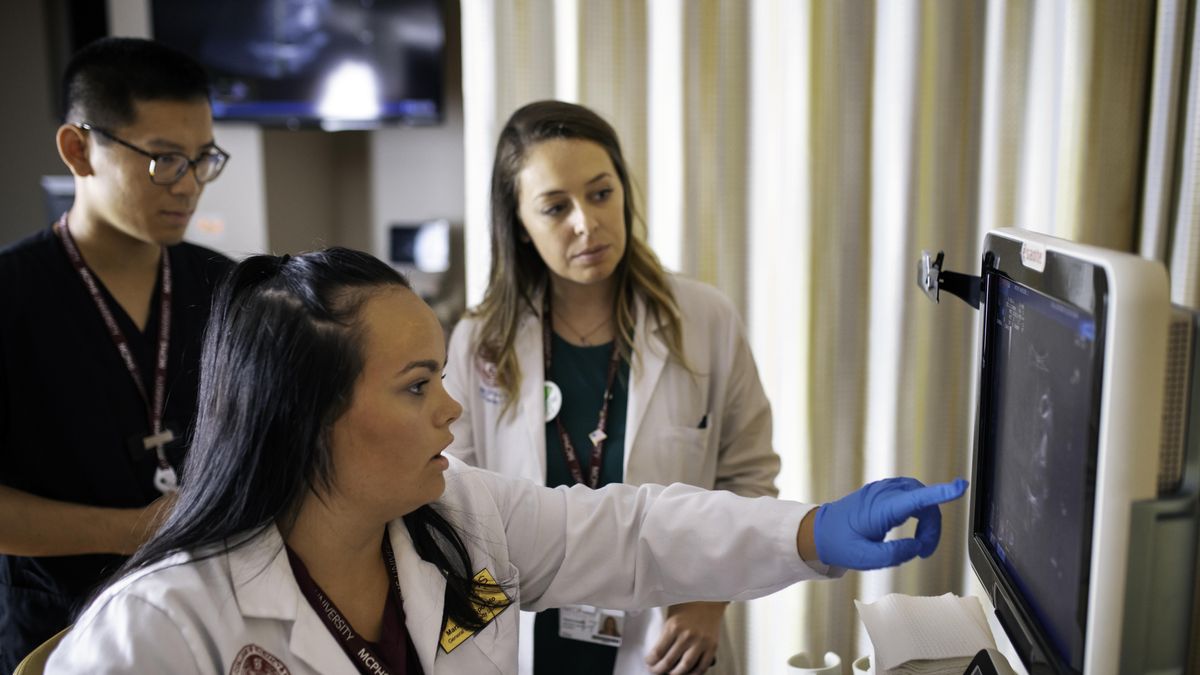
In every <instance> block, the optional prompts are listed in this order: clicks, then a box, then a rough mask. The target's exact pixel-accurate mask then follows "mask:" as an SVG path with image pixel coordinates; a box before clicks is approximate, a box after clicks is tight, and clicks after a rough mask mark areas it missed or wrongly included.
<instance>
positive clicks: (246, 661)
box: [229, 644, 291, 675]
mask: <svg viewBox="0 0 1200 675" xmlns="http://www.w3.org/2000/svg"><path fill="white" fill-rule="evenodd" d="M229 675H291V671H290V670H288V667H287V666H285V665H284V664H283V661H280V660H279V659H277V658H275V655H274V654H272V653H270V652H268V651H267V650H265V649H263V648H262V647H259V646H258V645H255V644H249V645H246V646H245V647H242V650H241V651H240V652H238V654H237V657H236V658H234V659H233V665H231V666H229Z"/></svg>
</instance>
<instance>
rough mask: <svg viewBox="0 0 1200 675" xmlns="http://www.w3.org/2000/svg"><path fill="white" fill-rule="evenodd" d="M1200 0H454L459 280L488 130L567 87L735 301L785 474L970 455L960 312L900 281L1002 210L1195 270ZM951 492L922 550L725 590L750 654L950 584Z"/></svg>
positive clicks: (807, 479) (470, 253) (909, 467)
mask: <svg viewBox="0 0 1200 675" xmlns="http://www.w3.org/2000/svg"><path fill="white" fill-rule="evenodd" d="M1193 4H1194V0H1160V1H1159V2H1151V1H1150V0H1127V1H1123V2H1119V3H1095V2H1090V1H1088V0H1056V1H1052V2H1034V1H1033V0H968V1H965V2H938V1H937V0H887V1H883V2H881V1H878V0H875V1H872V0H842V1H836V0H824V1H822V0H748V1H747V0H589V1H587V2H584V1H582V0H462V18H463V49H464V54H463V63H464V68H463V71H464V72H463V75H464V83H463V93H464V107H465V111H464V118H465V124H466V135H467V137H466V170H467V177H466V180H467V186H466V194H467V200H468V204H467V222H466V224H465V227H466V236H467V260H468V265H467V269H468V281H467V283H468V302H469V303H471V304H473V303H475V302H478V300H479V299H480V298H481V297H482V292H483V288H484V287H485V286H486V279H487V269H488V245H489V244H488V230H487V194H488V175H489V172H490V167H491V158H492V152H493V149H494V145H495V140H496V134H497V133H498V131H499V127H500V125H502V124H503V122H504V120H505V119H506V118H507V117H508V115H509V114H510V113H511V112H512V111H513V110H515V109H516V108H517V107H518V106H520V105H521V104H523V103H525V102H527V101H530V100H534V99H539V98H561V99H565V100H570V101H576V102H579V103H583V104H584V105H588V106H590V107H592V108H594V109H595V110H597V111H599V112H600V113H601V114H602V115H604V116H605V117H606V118H607V119H608V120H609V121H611V122H612V123H613V124H614V126H615V127H616V129H617V131H618V133H619V134H620V135H621V139H622V142H623V145H624V148H625V151H626V153H627V155H628V159H629V160H630V166H631V170H632V171H633V174H634V178H635V181H636V183H637V184H638V186H639V188H640V189H639V190H638V191H637V193H636V194H637V197H638V199H639V205H640V207H641V212H642V213H643V214H644V215H645V221H646V227H647V237H648V239H649V241H650V243H651V245H652V246H653V248H654V249H655V250H656V252H657V253H658V254H659V256H660V257H661V258H662V259H663V261H664V262H665V264H666V265H667V266H668V267H669V268H671V269H674V270H677V271H680V272H682V273H684V274H687V275H689V276H692V277H695V278H699V279H702V280H704V281H707V282H709V283H712V284H714V285H716V286H718V287H719V288H721V289H722V290H723V291H724V292H725V293H726V294H727V295H729V296H730V297H731V298H732V299H733V300H734V302H735V303H736V304H737V305H738V306H739V307H740V308H741V309H742V311H743V316H744V318H745V320H746V321H747V324H748V326H749V330H750V334H751V340H752V344H753V347H754V350H755V355H756V358H757V360H758V363H759V365H760V371H761V374H762V377H763V381H764V385H765V387H766V389H767V393H768V395H769V396H770V398H771V401H772V406H773V410H774V412H775V447H776V449H777V450H778V451H779V453H780V455H781V456H782V457H783V473H782V475H781V476H780V481H779V483H780V488H781V490H782V493H783V496H784V497H787V498H791V499H800V500H804V501H810V502H820V501H825V500H829V499H833V498H835V497H838V496H840V495H842V494H845V493H847V492H849V491H851V490H853V489H855V488H857V487H858V486H859V485H861V484H862V483H863V482H866V481H868V480H873V479H876V478H880V477H884V476H888V475H896V474H906V475H913V476H917V477H919V478H921V479H923V480H927V481H939V480H946V479H949V478H952V477H954V476H957V475H969V472H970V466H969V463H970V456H971V448H972V438H973V427H972V424H973V420H974V405H975V404H974V388H975V382H974V375H975V371H976V363H977V355H976V353H975V349H976V344H977V341H978V334H977V328H976V326H977V323H978V316H977V314H976V313H975V312H974V310H971V309H970V308H968V307H967V306H966V305H964V304H963V303H960V302H958V301H957V300H948V301H947V302H944V303H941V304H940V305H935V304H933V303H931V302H929V301H928V300H927V299H925V297H924V296H923V295H922V294H921V293H920V292H919V291H918V290H917V288H916V286H915V284H914V276H915V275H914V272H915V264H916V261H917V258H918V256H919V254H920V252H921V250H923V249H929V250H933V251H936V250H944V251H945V253H946V267H947V268H948V269H954V270H959V271H964V272H974V273H978V270H979V250H980V246H981V242H982V235H983V233H984V232H986V231H987V230H989V229H991V228H995V227H1002V226H1019V227H1027V228H1032V229H1036V230H1040V231H1043V232H1047V233H1050V234H1055V235H1057V236H1062V237H1067V238H1071V239H1075V240H1077V241H1083V242H1087V243H1092V244H1099V245H1103V246H1108V247H1111V248H1117V249H1122V250H1130V251H1139V250H1140V251H1141V252H1142V254H1143V255H1148V256H1150V257H1156V258H1159V259H1161V260H1163V261H1164V262H1167V263H1169V267H1170V269H1171V274H1172V286H1173V293H1174V294H1175V299H1176V301H1177V302H1187V303H1189V304H1193V305H1194V304H1195V303H1196V300H1197V299H1198V296H1200V273H1198V270H1200V264H1198V263H1200V234H1198V231H1197V227H1196V222H1197V219H1198V218H1200V208H1198V207H1200V128H1198V127H1197V124H1196V120H1197V119H1200V110H1197V106H1200V87H1198V86H1196V82H1197V81H1198V80H1197V78H1198V77H1200V75H1198V74H1200V63H1197V59H1200V48H1198V47H1197V46H1196V44H1195V41H1190V42H1189V39H1190V38H1189V36H1190V35H1192V34H1195V33H1196V32H1197V29H1198V28H1200V26H1194V25H1193V24H1194V23H1195V22H1196V21H1197V18H1196V12H1195V10H1194V7H1193V6H1192V5H1193ZM965 511H966V508H965V503H964V504H958V505H955V506H951V507H949V508H946V509H945V510H944V513H945V520H944V523H943V539H942V544H941V546H940V548H939V550H938V552H937V553H936V554H935V555H934V556H933V557H932V558H930V559H928V560H923V561H919V562H916V563H913V564H910V565H906V566H904V567H901V568H899V569H897V570H888V571H876V572H869V573H863V574H859V573H850V574H847V575H846V577H845V578H843V579H842V580H840V581H836V582H831V583H812V584H801V585H800V586H798V587H796V588H793V589H789V590H787V591H784V592H781V593H778V594H776V595H774V596H772V597H769V598H765V599H762V600H758V601H755V602H753V603H750V604H749V609H748V611H746V612H744V614H743V615H742V619H743V621H742V625H743V633H744V639H745V644H746V649H745V657H746V666H747V672H750V673H776V672H781V671H782V670H783V664H784V662H785V661H786V659H787V657H788V656H789V655H790V654H792V653H795V652H797V651H801V650H807V651H820V652H824V651H826V650H832V651H835V652H838V653H839V654H840V655H841V656H842V657H843V659H844V660H847V661H848V660H850V659H853V658H854V657H856V656H859V655H862V654H866V653H868V652H869V650H870V645H869V643H868V642H867V640H866V636H865V635H864V634H863V631H862V629H861V623H860V622H859V621H858V617H857V615H856V613H855V611H854V608H853V600H854V599H855V598H859V599H862V600H866V601H871V600H874V599H877V598H878V597H880V596H881V595H883V594H885V593H888V592H894V591H897V592H904V593H911V594H938V593H943V592H947V591H952V592H959V593H962V592H968V591H969V590H970V589H971V574H970V572H969V570H968V569H967V566H966V562H965V558H966V556H965V529H966V512H965Z"/></svg>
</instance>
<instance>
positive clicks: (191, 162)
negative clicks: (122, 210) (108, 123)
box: [75, 122, 229, 185]
mask: <svg viewBox="0 0 1200 675" xmlns="http://www.w3.org/2000/svg"><path fill="white" fill-rule="evenodd" d="M75 126H77V127H79V128H80V129H83V130H84V131H94V132H96V133H98V134H100V135H101V136H103V137H105V138H107V139H108V140H110V141H113V142H115V143H120V144H121V145H123V146H125V147H127V148H129V149H130V150H133V151H134V152H136V153H138V154H139V155H144V156H146V157H149V158H150V182H151V183H154V184H155V185H174V184H175V183H178V182H179V179H180V178H183V177H184V176H185V175H186V174H187V172H188V169H192V170H194V171H195V172H196V180H197V181H199V182H200V183H208V182H210V181H212V180H215V179H216V177H217V176H220V175H221V170H222V169H224V168H225V163H226V162H228V161H229V153H227V152H225V151H224V150H222V149H221V148H218V147H217V146H215V145H214V146H213V147H211V148H208V149H207V150H204V151H203V152H201V153H200V156H199V157H196V158H195V159H192V158H191V157H188V156H187V155H185V154H183V153H182V152H149V151H146V150H143V149H141V148H139V147H138V146H136V145H134V144H133V143H130V142H129V141H126V140H123V139H120V138H117V137H116V136H115V135H113V133H112V132H111V131H108V130H107V129H102V128H100V127H98V126H95V125H92V124H88V123H87V122H79V123H78V124H76V125H75Z"/></svg>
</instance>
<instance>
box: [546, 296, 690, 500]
mask: <svg viewBox="0 0 1200 675" xmlns="http://www.w3.org/2000/svg"><path fill="white" fill-rule="evenodd" d="M660 331H661V325H660V324H659V322H658V319H657V318H656V317H653V316H650V315H649V313H648V312H647V311H646V303H645V302H644V301H643V300H642V298H641V296H637V324H636V328H635V332H634V335H633V353H634V359H633V364H632V365H631V367H630V377H631V379H632V380H633V381H632V382H631V383H630V385H629V408H628V410H627V411H626V413H625V466H624V468H623V473H624V474H625V475H626V476H628V474H629V457H630V455H631V454H633V449H634V448H635V447H637V445H636V444H635V441H636V440H637V435H638V430H639V429H641V426H642V422H643V421H644V420H645V419H646V411H647V410H648V409H649V407H650V398H651V397H652V396H653V395H654V388H655V387H656V386H657V385H658V379H659V377H660V376H661V375H662V372H663V367H665V366H666V364H667V358H668V356H669V355H670V351H669V350H668V349H667V345H666V343H665V342H663V339H662V335H661V334H660ZM542 454H545V451H543V453H542Z"/></svg>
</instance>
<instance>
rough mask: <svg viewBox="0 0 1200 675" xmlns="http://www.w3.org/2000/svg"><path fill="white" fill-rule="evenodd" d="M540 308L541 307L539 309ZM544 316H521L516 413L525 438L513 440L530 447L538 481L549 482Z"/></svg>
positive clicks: (517, 350)
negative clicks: (519, 375)
mask: <svg viewBox="0 0 1200 675" xmlns="http://www.w3.org/2000/svg"><path fill="white" fill-rule="evenodd" d="M537 306H538V307H541V296H538V299H537ZM540 311H541V310H539V312H540ZM542 342H543V341H542V317H541V314H531V315H526V316H525V318H523V319H522V324H521V329H520V330H519V331H518V332H517V344H516V345H515V349H516V353H517V363H518V365H519V366H520V368H521V393H520V395H519V398H518V399H517V400H518V401H520V403H519V405H520V408H519V409H518V410H517V413H516V414H517V416H518V417H519V418H520V420H521V424H520V426H521V428H522V430H523V433H524V434H525V435H526V437H523V438H517V439H514V441H515V442H516V443H521V444H524V446H525V447H527V448H531V449H532V452H533V456H534V457H535V458H536V461H537V466H538V467H539V469H540V471H539V475H538V476H537V478H536V480H537V481H539V482H540V483H541V484H542V485H545V484H546V409H545V406H544V400H545V394H544V392H543V386H544V385H545V383H546V360H545V354H544V353H543V351H542V349H543V346H542ZM500 451H501V452H505V451H509V452H519V451H521V446H520V445H514V447H512V448H502V449H501V450H500Z"/></svg>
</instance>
